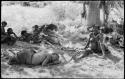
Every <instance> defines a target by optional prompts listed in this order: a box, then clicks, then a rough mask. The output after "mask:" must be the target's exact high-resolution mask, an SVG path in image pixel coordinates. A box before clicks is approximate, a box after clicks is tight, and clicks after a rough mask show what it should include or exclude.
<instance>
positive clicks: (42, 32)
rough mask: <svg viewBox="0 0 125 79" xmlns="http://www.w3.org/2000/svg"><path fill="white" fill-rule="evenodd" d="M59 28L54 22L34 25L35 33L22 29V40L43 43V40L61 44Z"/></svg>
mask: <svg viewBox="0 0 125 79" xmlns="http://www.w3.org/2000/svg"><path fill="white" fill-rule="evenodd" d="M57 30H58V28H57V26H56V25H54V24H49V25H43V26H38V25H35V26H33V33H27V31H26V30H23V31H21V37H20V41H25V42H32V43H35V44H36V43H41V42H42V41H43V40H46V41H47V42H49V43H51V44H54V45H61V44H60V42H59V40H58V37H59V36H60V35H59V34H57V33H56V32H57Z"/></svg>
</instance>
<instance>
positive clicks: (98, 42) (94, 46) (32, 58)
mask: <svg viewBox="0 0 125 79" xmlns="http://www.w3.org/2000/svg"><path fill="white" fill-rule="evenodd" d="M6 25H7V23H6V22H5V23H3V24H2V27H5V26H6ZM33 28H34V30H33V34H30V33H27V31H25V30H23V31H22V32H21V35H22V36H21V38H19V39H20V40H22V41H26V42H31V41H33V40H37V41H35V42H34V41H33V42H34V43H36V42H37V43H38V41H39V42H41V41H42V40H43V39H45V40H47V41H48V42H49V43H51V44H55V45H61V44H60V42H59V41H58V37H59V35H58V34H57V33H56V31H57V30H58V29H57V26H55V25H54V24H50V25H43V26H42V27H39V26H37V25H35V26H34V27H33ZM90 28H92V29H91V30H90ZM90 28H88V30H89V31H90V32H91V33H90V35H89V39H88V42H87V44H86V46H85V48H84V49H85V51H83V53H82V56H81V57H78V58H77V57H74V60H75V61H77V60H79V59H82V58H85V57H88V56H89V55H90V54H93V53H95V54H97V55H98V56H102V57H104V56H106V55H109V54H111V52H110V50H109V49H108V47H107V46H106V44H105V40H104V33H103V32H104V30H102V29H101V27H100V26H98V25H93V26H92V27H90ZM1 29H4V28H1ZM3 31H4V32H5V30H3ZM41 32H42V33H44V34H42V36H41V37H42V38H43V39H42V40H39V38H41V37H40V35H41V34H40V33H41ZM8 34H14V35H15V33H13V31H12V29H8V30H7V33H5V34H4V33H3V36H2V34H1V36H2V38H3V37H4V35H5V36H6V35H7V37H8V38H9V36H10V35H8ZM10 37H11V40H13V39H14V37H13V38H12V36H10ZM15 37H17V36H16V35H15ZM28 38H29V39H28ZM31 38H32V39H31ZM56 38H57V39H56ZM59 59H60V57H59V54H57V53H53V54H47V53H44V54H43V53H40V52H36V51H35V50H34V49H25V50H23V51H20V52H19V53H17V54H16V55H14V56H12V57H10V60H9V64H27V65H42V66H47V65H55V64H59V63H61V62H60V61H59Z"/></svg>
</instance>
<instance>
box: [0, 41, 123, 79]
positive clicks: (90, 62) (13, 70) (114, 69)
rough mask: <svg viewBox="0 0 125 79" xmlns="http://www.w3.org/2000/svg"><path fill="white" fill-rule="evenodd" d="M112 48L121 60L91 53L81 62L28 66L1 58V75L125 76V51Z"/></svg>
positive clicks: (16, 48)
mask: <svg viewBox="0 0 125 79" xmlns="http://www.w3.org/2000/svg"><path fill="white" fill-rule="evenodd" d="M20 44H21V43H20ZM23 45H24V43H23ZM25 45H26V43H25ZM27 45H28V44H27ZM12 48H13V49H14V48H15V49H14V50H15V52H16V51H19V50H20V49H21V48H18V47H17V46H15V47H14V46H13V47H12ZM4 49H10V47H9V46H8V47H7V46H6V45H2V49H1V50H4ZM110 50H112V52H113V54H114V55H117V57H119V58H120V61H118V62H117V63H114V62H113V61H111V60H110V59H101V58H98V57H96V56H93V55H91V56H89V57H87V58H84V59H82V60H81V61H79V62H74V61H71V62H70V63H68V64H65V65H63V66H51V67H41V66H37V67H28V66H17V65H16V66H11V65H8V64H7V61H8V60H7V59H4V58H1V75H2V78H97V77H98V78H123V75H124V60H123V51H121V52H118V51H116V50H114V49H111V48H110ZM1 52H2V51H1ZM4 53H6V51H5V52H4ZM64 56H65V57H66V59H67V60H68V59H70V58H71V57H70V56H68V55H64Z"/></svg>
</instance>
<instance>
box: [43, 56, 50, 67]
mask: <svg viewBox="0 0 125 79" xmlns="http://www.w3.org/2000/svg"><path fill="white" fill-rule="evenodd" d="M50 57H51V56H50V55H47V56H46V58H45V60H44V61H43V62H42V66H47V65H48V62H49V60H50Z"/></svg>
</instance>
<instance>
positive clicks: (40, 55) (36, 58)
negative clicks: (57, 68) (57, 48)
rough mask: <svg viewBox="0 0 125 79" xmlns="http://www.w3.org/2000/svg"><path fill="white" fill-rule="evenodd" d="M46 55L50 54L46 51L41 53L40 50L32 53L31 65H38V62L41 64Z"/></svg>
mask: <svg viewBox="0 0 125 79" xmlns="http://www.w3.org/2000/svg"><path fill="white" fill-rule="evenodd" d="M47 56H50V57H51V55H49V54H46V53H42V52H39V53H36V54H34V56H33V58H32V64H33V65H40V64H42V63H43V61H44V60H45V59H46V57H47Z"/></svg>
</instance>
